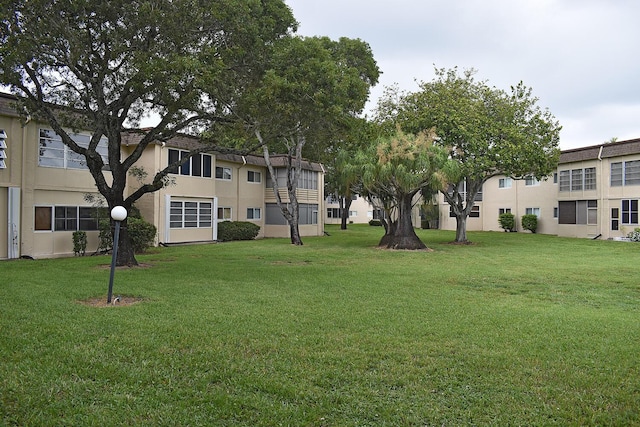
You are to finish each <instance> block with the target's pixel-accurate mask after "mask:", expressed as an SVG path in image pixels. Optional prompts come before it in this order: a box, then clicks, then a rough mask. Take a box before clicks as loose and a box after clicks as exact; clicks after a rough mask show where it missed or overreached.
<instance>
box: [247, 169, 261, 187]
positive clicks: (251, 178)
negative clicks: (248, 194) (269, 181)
mask: <svg viewBox="0 0 640 427" xmlns="http://www.w3.org/2000/svg"><path fill="white" fill-rule="evenodd" d="M256 177H257V179H256ZM247 182H249V183H251V184H261V183H262V172H258V171H252V170H249V171H247Z"/></svg>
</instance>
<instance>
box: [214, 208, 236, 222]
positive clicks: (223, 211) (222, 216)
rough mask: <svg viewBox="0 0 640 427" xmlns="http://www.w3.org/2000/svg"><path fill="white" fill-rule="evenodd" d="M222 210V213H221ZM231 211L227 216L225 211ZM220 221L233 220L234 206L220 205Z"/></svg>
mask: <svg viewBox="0 0 640 427" xmlns="http://www.w3.org/2000/svg"><path fill="white" fill-rule="evenodd" d="M220 212H222V215H220ZM227 212H228V213H229V216H228V217H227V216H226V215H225V213H227ZM217 213H218V217H217V218H218V222H220V221H233V208H231V207H229V206H218V212H217Z"/></svg>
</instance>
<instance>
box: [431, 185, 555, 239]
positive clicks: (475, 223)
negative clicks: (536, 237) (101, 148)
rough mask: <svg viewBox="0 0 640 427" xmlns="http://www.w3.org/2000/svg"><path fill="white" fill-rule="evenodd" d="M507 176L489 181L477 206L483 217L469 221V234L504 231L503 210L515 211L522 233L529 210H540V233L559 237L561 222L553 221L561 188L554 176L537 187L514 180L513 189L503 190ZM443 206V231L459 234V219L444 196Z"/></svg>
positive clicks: (441, 200) (442, 199)
mask: <svg viewBox="0 0 640 427" xmlns="http://www.w3.org/2000/svg"><path fill="white" fill-rule="evenodd" d="M500 178H504V176H496V177H492V178H489V179H488V180H487V181H486V182H485V183H484V185H483V186H482V201H479V202H476V205H477V206H479V208H480V217H477V218H473V217H469V218H467V231H502V229H501V228H500V223H499V221H498V217H499V215H500V209H511V213H512V214H514V215H515V220H516V226H517V230H518V231H523V229H522V223H521V220H522V216H523V215H525V213H526V210H527V208H539V209H540V215H539V217H538V229H537V232H538V233H542V234H556V232H557V230H558V221H557V219H556V218H554V217H553V213H554V208H555V207H557V200H556V194H557V184H554V182H553V176H550V177H549V178H548V179H547V180H541V181H539V182H538V183H537V184H535V185H526V182H525V180H515V179H514V180H512V184H511V187H510V188H499V180H500ZM438 200H439V204H440V228H441V229H443V230H455V229H456V219H455V217H450V216H449V205H448V204H447V203H446V202H445V200H444V196H443V195H442V194H440V195H439V197H438Z"/></svg>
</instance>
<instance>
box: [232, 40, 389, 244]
mask: <svg viewBox="0 0 640 427" xmlns="http://www.w3.org/2000/svg"><path fill="white" fill-rule="evenodd" d="M379 73H380V72H379V70H378V67H377V65H376V62H375V60H374V58H373V54H372V52H371V49H370V47H369V45H368V44H367V43H365V42H364V41H361V40H357V39H349V38H344V37H343V38H340V39H339V40H338V41H334V40H331V39H329V38H327V37H291V38H287V39H282V40H280V41H279V42H278V43H276V44H274V48H273V54H272V56H271V59H270V61H269V67H268V69H267V71H266V73H265V74H264V78H263V79H262V80H260V81H259V82H256V86H255V87H254V88H253V89H252V90H251V91H247V92H246V94H245V95H246V96H245V97H243V99H242V102H241V103H239V104H238V105H236V106H235V109H234V113H235V114H236V115H238V116H239V117H242V118H243V121H244V123H245V126H246V129H248V130H249V131H250V132H252V133H253V135H254V136H255V138H256V139H257V143H258V144H259V145H261V146H262V152H263V156H264V159H265V161H266V163H267V167H268V169H269V174H270V176H271V183H272V186H273V191H274V193H275V195H276V201H277V204H278V206H279V207H280V210H281V212H282V215H283V216H284V217H285V219H286V220H287V223H288V224H289V230H290V238H291V243H292V244H295V245H301V244H302V238H301V236H300V231H299V204H298V199H297V188H298V183H299V180H300V174H301V170H302V161H303V158H308V159H309V160H315V161H320V160H322V155H321V153H323V152H327V151H329V150H330V147H331V146H332V144H333V143H334V142H335V141H339V140H340V137H341V135H344V131H345V129H348V128H349V126H350V124H351V123H352V120H353V118H354V117H355V116H357V115H358V114H359V113H360V112H361V111H362V110H363V108H364V105H365V103H366V101H367V98H368V95H369V90H370V88H371V86H373V85H375V84H376V83H377V81H378V76H379ZM273 152H279V153H284V154H286V157H285V160H286V162H285V167H286V174H285V176H284V177H285V179H284V182H282V183H280V182H279V181H281V180H279V179H278V175H277V172H276V170H275V168H274V166H273V164H272V161H271V153H273ZM281 186H286V190H287V200H284V199H283V198H282V197H281V194H280V187H281ZM318 190H319V191H322V188H318Z"/></svg>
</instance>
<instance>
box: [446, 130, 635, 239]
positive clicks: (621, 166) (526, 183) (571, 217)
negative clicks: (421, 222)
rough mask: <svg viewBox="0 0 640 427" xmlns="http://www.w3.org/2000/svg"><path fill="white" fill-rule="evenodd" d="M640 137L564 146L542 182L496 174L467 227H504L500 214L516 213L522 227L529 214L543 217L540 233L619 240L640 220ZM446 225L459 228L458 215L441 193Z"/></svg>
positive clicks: (468, 228)
mask: <svg viewBox="0 0 640 427" xmlns="http://www.w3.org/2000/svg"><path fill="white" fill-rule="evenodd" d="M638 200H640V139H632V140H626V141H617V142H611V143H603V144H598V145H594V146H589V147H583V148H575V149H571V150H564V151H562V153H561V155H560V160H559V163H558V168H557V170H556V171H555V172H554V173H553V174H552V175H550V176H549V177H547V179H545V180H542V181H538V180H536V179H535V178H532V177H530V178H527V179H523V180H514V179H512V178H510V177H507V176H496V177H493V178H490V179H489V180H487V181H486V182H485V184H484V185H483V189H482V196H481V198H480V199H479V200H476V206H475V207H474V211H473V213H472V215H471V216H470V218H468V220H467V230H485V231H490V230H496V231H497V230H501V229H500V225H499V222H498V217H499V215H500V214H501V213H504V212H511V213H513V214H514V215H515V217H516V224H517V227H518V230H522V226H521V224H520V219H521V217H522V215H524V214H535V215H537V216H538V230H537V232H539V233H543V234H556V235H558V236H565V237H582V238H601V239H614V238H620V237H624V236H626V235H627V233H629V232H631V231H633V229H634V228H636V227H640V224H639V222H638ZM439 202H440V227H441V228H442V229H446V230H455V227H456V223H455V218H453V217H452V216H451V215H450V214H449V207H448V205H447V204H446V203H444V199H443V197H442V196H441V195H440V199H439Z"/></svg>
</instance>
